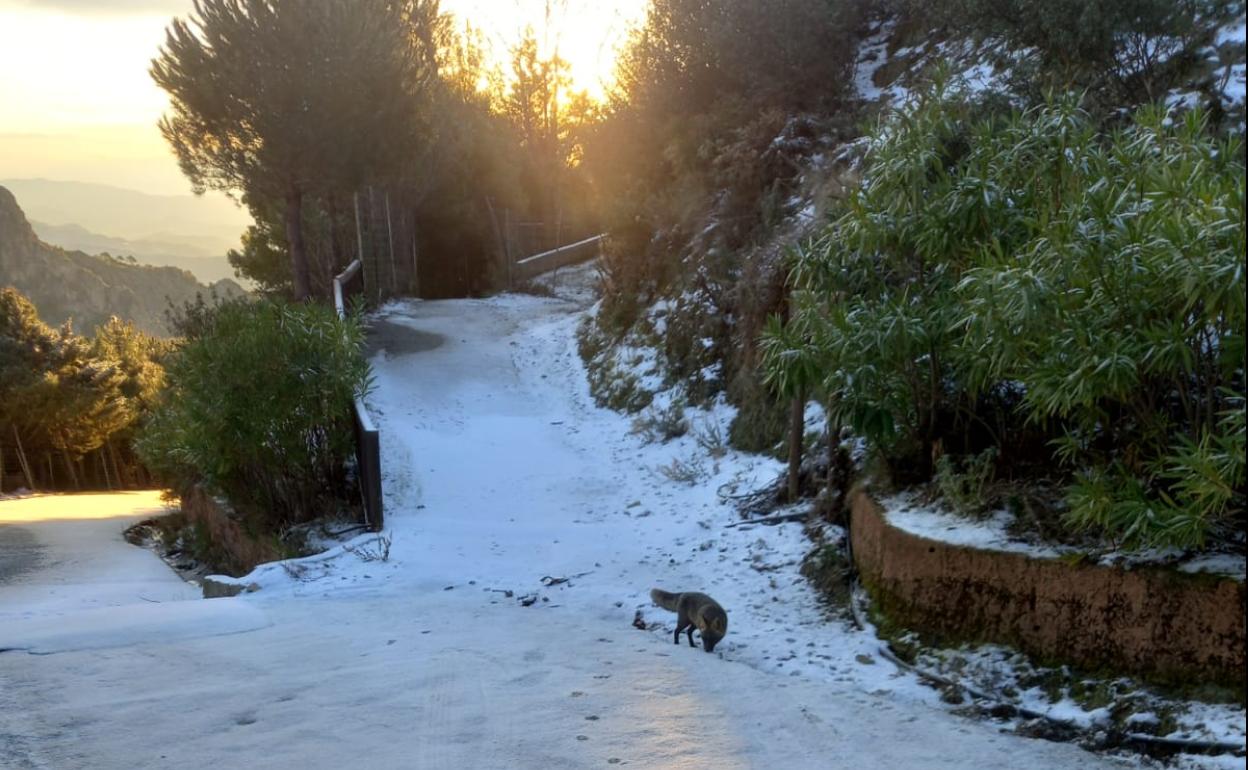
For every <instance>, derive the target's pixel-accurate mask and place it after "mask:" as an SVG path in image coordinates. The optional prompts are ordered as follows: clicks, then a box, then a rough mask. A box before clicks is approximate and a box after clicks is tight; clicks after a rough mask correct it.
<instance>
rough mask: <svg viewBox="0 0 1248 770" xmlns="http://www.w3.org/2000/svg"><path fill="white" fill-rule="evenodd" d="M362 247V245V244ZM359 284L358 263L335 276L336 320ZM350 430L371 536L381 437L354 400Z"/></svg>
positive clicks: (377, 515) (376, 525) (377, 518)
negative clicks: (350, 289) (347, 290)
mask: <svg viewBox="0 0 1248 770" xmlns="http://www.w3.org/2000/svg"><path fill="white" fill-rule="evenodd" d="M356 221H357V222H358V221H359V197H358V193H357V197H356ZM361 245H362V244H361ZM356 279H358V280H359V285H360V292H361V293H364V289H363V285H364V280H363V279H364V262H363V260H360V259H357V260H355V261H354V262H352V263H351V264H350V265H348V266H347V269H346V270H343V271H342V272H341V273H339V274H338V275H336V276H334V309H335V310H336V311H337V312H338V317H339V318H345V317H346V315H347V308H346V297H345V296H344V287H345V285H346V284H347V283H349V282H351V281H353V280H356ZM351 426H352V429H353V433H354V434H355V459H356V463H357V464H358V466H359V479H360V494H361V497H363V498H364V523H365V524H367V525H368V526H369V528H370V529H372V530H373V531H374V532H376V531H379V530H380V529H381V527H382V524H383V523H384V521H385V516H384V511H383V509H382V495H381V437H380V434H379V432H378V431H377V428H376V426H374V425H373V422H372V420H371V419H370V418H369V416H368V408H367V407H365V406H364V402H363V401H362V400H361V399H359V398H355V399H352V402H351Z"/></svg>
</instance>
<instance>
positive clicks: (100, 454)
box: [95, 449, 113, 492]
mask: <svg viewBox="0 0 1248 770" xmlns="http://www.w3.org/2000/svg"><path fill="white" fill-rule="evenodd" d="M95 456H96V457H98V458H100V469H101V470H103V471H104V486H106V487H108V491H109V492H112V491H113V480H112V478H110V477H109V475H108V460H106V459H105V458H104V452H103V449H101V451H99V452H96V455H95Z"/></svg>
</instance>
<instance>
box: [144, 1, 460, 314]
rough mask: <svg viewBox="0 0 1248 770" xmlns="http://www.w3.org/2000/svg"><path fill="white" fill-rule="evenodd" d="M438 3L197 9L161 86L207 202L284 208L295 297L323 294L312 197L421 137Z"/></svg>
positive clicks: (377, 167) (168, 52)
mask: <svg viewBox="0 0 1248 770" xmlns="http://www.w3.org/2000/svg"><path fill="white" fill-rule="evenodd" d="M437 9H438V3H437V0H397V1H395V0H195V9H194V12H193V13H192V14H190V16H189V17H188V18H186V19H175V20H174V21H173V23H172V24H171V25H170V26H169V28H168V30H167V33H166V38H165V44H164V45H163V46H162V47H161V50H160V55H159V56H158V57H157V58H156V59H155V60H153V62H152V67H151V75H152V78H153V79H154V80H155V81H156V83H157V84H158V85H159V86H160V87H161V88H163V89H164V90H165V91H167V92H168V93H169V96H170V111H169V113H168V114H166V115H165V117H164V118H163V119H162V120H161V122H160V130H161V133H162V134H163V135H164V137H165V139H166V140H167V141H168V142H169V144H170V145H171V146H172V148H173V150H174V152H175V153H176V154H177V156H178V161H179V164H180V165H181V167H182V171H183V173H185V174H186V176H187V178H189V179H190V181H191V184H192V186H193V188H194V190H195V191H196V192H203V191H204V190H208V189H214V190H222V191H225V192H227V193H228V194H231V195H234V196H235V197H241V196H242V194H248V195H251V196H256V197H259V198H265V199H269V200H277V201H282V202H283V214H284V220H285V230H286V240H287V244H288V247H289V251H290V261H291V271H292V275H293V279H294V280H293V289H294V295H295V297H296V298H297V299H305V298H307V297H308V296H309V294H310V293H311V283H310V278H309V275H310V271H309V265H308V258H307V254H306V252H305V249H304V242H303V224H302V209H303V202H304V198H305V196H307V195H309V194H316V193H319V192H322V191H327V190H334V189H341V188H342V187H343V186H344V185H346V186H349V185H352V184H358V183H359V181H360V180H361V179H364V178H368V177H369V176H370V175H372V174H377V173H381V172H382V171H383V170H384V169H385V168H386V167H387V165H388V163H387V161H388V159H390V158H393V157H394V156H395V154H396V153H397V152H401V151H402V147H403V145H404V143H405V142H408V141H409V140H412V139H413V138H415V137H414V136H413V135H414V134H415V133H416V132H418V130H419V127H420V125H421V121H419V120H415V119H414V115H416V113H417V112H418V111H419V109H420V104H421V102H420V99H419V98H418V96H419V95H420V93H421V92H422V90H423V89H424V87H425V85H426V84H427V83H428V82H429V79H430V78H431V76H432V75H433V74H434V73H435V71H436V70H435V67H436V65H435V61H434V58H435V57H434V54H435V52H434V51H432V50H430V49H429V46H428V41H429V40H430V35H429V31H428V30H427V29H424V27H426V26H427V25H429V24H431V23H432V22H433V20H436V19H437V16H438V11H437Z"/></svg>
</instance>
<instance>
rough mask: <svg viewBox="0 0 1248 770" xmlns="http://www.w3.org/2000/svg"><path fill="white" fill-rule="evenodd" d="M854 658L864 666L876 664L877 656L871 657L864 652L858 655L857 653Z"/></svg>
mask: <svg viewBox="0 0 1248 770" xmlns="http://www.w3.org/2000/svg"><path fill="white" fill-rule="evenodd" d="M854 660H856V661H858V662H859V663H861V664H862V665H864V666H874V665H875V658H873V657H871V656H870V655H864V654H863V653H858V654H857V655H855V656H854Z"/></svg>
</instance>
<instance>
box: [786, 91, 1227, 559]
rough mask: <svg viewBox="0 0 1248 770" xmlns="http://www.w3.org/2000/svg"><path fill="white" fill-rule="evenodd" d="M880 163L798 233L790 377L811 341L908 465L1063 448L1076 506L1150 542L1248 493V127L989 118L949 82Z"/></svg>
mask: <svg viewBox="0 0 1248 770" xmlns="http://www.w3.org/2000/svg"><path fill="white" fill-rule="evenodd" d="M868 162H869V166H868V168H867V171H866V174H865V177H864V180H863V184H862V186H861V189H859V190H858V191H856V192H855V193H854V194H853V195H851V196H850V198H849V199H848V202H847V204H846V205H845V207H844V208H843V210H842V212H841V214H840V216H839V218H838V219H837V220H836V221H835V222H834V223H833V224H832V225H831V226H830V227H829V228H828V229H827V230H826V231H825V232H824V233H823V235H822V236H821V237H820V238H819V239H818V240H817V241H816V242H815V243H814V244H812V245H811V246H810V247H809V248H805V249H802V250H801V253H800V254H799V259H798V263H797V267H796V268H795V273H794V280H795V283H796V285H797V286H799V287H800V288H799V290H798V291H797V292H796V293H795V295H794V304H795V307H796V312H795V314H794V317H793V320H792V321H790V322H789V324H787V325H785V326H783V327H778V328H773V329H772V330H771V332H770V333H769V334H768V335H767V337H766V339H765V340H764V348H765V349H766V350H767V351H768V357H767V362H768V367H769V369H771V370H772V378H773V379H774V380H777V381H779V380H780V379H781V378H783V377H785V376H788V377H792V376H796V375H797V374H798V373H796V372H787V373H786V369H792V368H794V367H809V366H810V365H811V361H812V356H813V360H815V361H816V362H817V366H818V369H819V371H820V372H821V373H822V383H821V384H822V388H823V390H824V391H825V392H826V393H827V394H828V395H829V398H830V401H831V404H832V412H833V416H834V417H835V418H836V419H838V420H839V421H841V422H842V423H843V424H849V425H851V426H852V427H853V428H854V429H855V430H856V431H857V432H858V433H860V434H861V435H864V436H866V437H867V438H868V439H869V440H870V441H871V442H873V443H874V444H875V446H876V447H877V448H880V449H883V450H884V454H885V455H886V456H888V457H890V458H891V459H892V460H893V468H894V470H895V471H896V470H898V469H901V470H903V471H911V472H913V473H914V475H917V476H919V477H923V476H926V475H927V474H930V473H931V471H932V470H933V468H932V458H933V457H937V456H939V455H940V454H942V453H943V452H944V451H948V452H950V453H953V454H968V455H969V454H980V453H982V452H983V451H984V450H986V449H989V448H993V449H994V450H995V451H997V452H999V458H1000V459H999V463H998V465H999V468H1003V469H1005V470H1006V471H1007V472H1009V471H1011V470H1013V472H1015V473H1017V472H1018V469H1019V467H1020V466H1021V465H1023V464H1024V463H1025V461H1027V460H1030V461H1031V462H1032V463H1033V467H1032V472H1033V473H1035V472H1042V473H1043V472H1048V471H1047V470H1046V469H1045V466H1046V465H1048V466H1056V465H1058V464H1059V463H1060V467H1061V468H1063V469H1065V472H1066V473H1067V474H1068V476H1069V478H1070V479H1071V482H1070V486H1069V492H1068V496H1067V502H1068V503H1069V511H1068V514H1067V522H1068V523H1069V524H1070V525H1072V526H1075V527H1079V528H1089V527H1090V528H1096V529H1099V530H1101V531H1103V532H1104V533H1106V534H1108V535H1109V536H1111V537H1113V538H1115V539H1119V540H1121V541H1123V542H1126V543H1129V544H1134V545H1181V546H1187V545H1197V544H1199V543H1201V542H1203V541H1204V539H1205V537H1206V535H1207V534H1208V533H1209V532H1210V531H1216V530H1217V529H1218V527H1220V526H1223V525H1226V524H1228V523H1229V522H1230V521H1232V519H1233V518H1234V516H1235V515H1236V514H1237V513H1239V514H1242V511H1243V509H1244V459H1243V451H1242V449H1243V446H1244V417H1243V408H1244V401H1243V399H1244V354H1245V348H1244V325H1245V300H1244V267H1245V257H1244V250H1245V237H1244V228H1243V219H1244V178H1245V174H1244V154H1243V144H1242V140H1241V139H1240V138H1238V137H1231V138H1227V139H1216V138H1214V137H1213V136H1212V135H1211V134H1210V132H1209V131H1208V130H1207V125H1206V120H1205V117H1204V116H1203V115H1202V114H1201V113H1199V112H1195V113H1191V114H1189V115H1187V116H1186V117H1185V118H1184V120H1183V121H1182V122H1181V123H1179V124H1177V125H1175V124H1173V123H1172V122H1171V120H1170V119H1169V117H1168V116H1167V115H1166V114H1165V113H1164V112H1163V111H1162V110H1160V109H1156V108H1146V109H1142V110H1140V111H1139V112H1138V113H1136V114H1135V115H1134V116H1133V117H1132V118H1131V119H1130V121H1129V122H1128V123H1127V124H1126V125H1125V127H1123V128H1120V129H1117V130H1114V131H1112V132H1104V131H1101V130H1099V128H1098V126H1097V124H1096V123H1094V122H1093V121H1092V120H1091V118H1090V117H1089V116H1088V115H1087V114H1085V113H1084V112H1083V111H1081V110H1080V108H1079V106H1078V104H1077V103H1076V102H1075V101H1074V100H1070V99H1066V100H1059V101H1053V102H1050V103H1048V104H1046V105H1043V106H1041V107H1037V108H1034V109H1032V110H1029V111H1027V112H1024V113H1021V114H1015V115H1012V116H1009V117H1005V118H1001V117H997V118H994V117H991V116H983V117H979V118H976V117H975V110H974V107H973V106H972V105H970V104H969V103H968V102H966V101H965V100H964V99H962V98H961V97H959V96H958V95H957V93H955V92H953V91H951V90H950V89H948V88H946V87H945V86H943V85H941V84H939V83H938V84H937V85H936V87H935V88H934V89H933V90H932V91H931V92H930V93H928V94H926V95H925V96H924V97H923V98H921V99H920V100H919V102H918V103H917V104H916V106H915V107H914V108H913V109H912V110H910V111H908V112H906V113H904V114H901V115H898V116H896V118H895V119H893V120H891V121H889V122H887V123H884V124H882V125H881V126H880V127H879V128H878V129H877V130H876V132H875V134H874V137H873V140H872V149H871V152H870V155H869V160H868ZM812 351H813V352H812ZM1037 447H1040V448H1042V450H1043V451H1042V452H1041V453H1040V454H1039V455H1037V453H1036V449H1037ZM1054 461H1057V463H1054ZM920 471H922V472H920ZM904 475H905V474H904V473H903V477H904Z"/></svg>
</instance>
